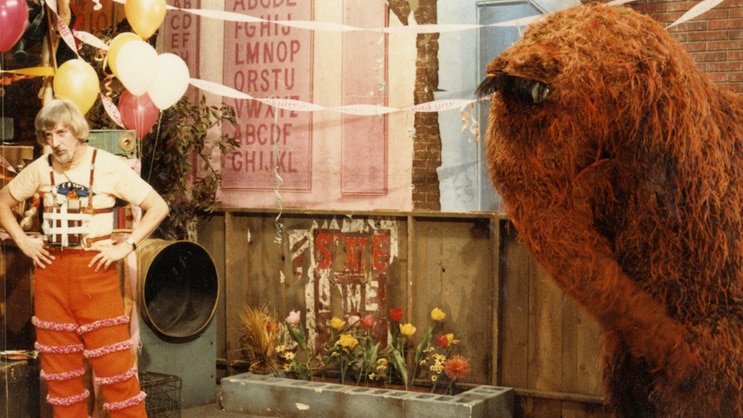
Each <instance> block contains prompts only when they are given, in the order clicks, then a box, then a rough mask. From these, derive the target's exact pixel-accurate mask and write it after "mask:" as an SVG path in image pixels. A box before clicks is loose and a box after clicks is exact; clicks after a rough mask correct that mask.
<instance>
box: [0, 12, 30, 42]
mask: <svg viewBox="0 0 743 418" xmlns="http://www.w3.org/2000/svg"><path fill="white" fill-rule="evenodd" d="M27 23H28V5H27V4H26V0H0V51H2V52H7V51H10V49H11V48H13V46H14V45H15V44H16V43H18V41H19V40H20V39H21V37H22V36H23V32H25V31H26V24H27Z"/></svg>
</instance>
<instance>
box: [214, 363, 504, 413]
mask: <svg viewBox="0 0 743 418" xmlns="http://www.w3.org/2000/svg"><path fill="white" fill-rule="evenodd" d="M221 384H222V400H221V406H222V408H223V409H224V410H225V411H228V412H238V413H245V414H250V415H256V416H271V417H288V418H336V417H338V418H343V417H349V416H353V417H354V418H380V416H381V415H380V413H383V414H384V416H390V417H401V418H439V417H440V418H460V417H461V418H510V417H513V402H514V401H513V397H514V393H513V389H511V388H502V387H495V386H486V385H483V386H478V387H475V388H473V389H470V390H467V391H465V392H462V393H460V394H458V395H455V396H447V395H437V394H429V393H419V392H413V391H402V390H390V389H383V388H371V387H358V386H350V385H340V384H334V383H324V382H308V381H301V380H291V379H284V378H277V377H273V376H266V375H254V374H252V373H244V374H239V375H235V376H230V377H227V378H224V379H222V382H221Z"/></svg>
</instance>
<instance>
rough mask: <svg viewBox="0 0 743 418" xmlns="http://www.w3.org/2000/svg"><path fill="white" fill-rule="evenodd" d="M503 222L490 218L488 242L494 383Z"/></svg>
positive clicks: (497, 340) (500, 296)
mask: <svg viewBox="0 0 743 418" xmlns="http://www.w3.org/2000/svg"><path fill="white" fill-rule="evenodd" d="M502 225H503V222H501V221H500V219H499V218H497V217H495V216H493V217H492V218H490V225H489V228H490V233H491V236H490V242H491V243H492V244H491V246H490V254H491V256H492V260H491V263H490V267H491V268H492V269H493V275H492V277H491V280H492V286H493V299H492V303H493V306H492V308H491V309H492V315H493V316H492V318H491V322H492V327H491V331H490V332H491V333H492V335H493V339H492V345H491V348H490V376H489V379H488V380H489V381H490V382H495V381H496V380H497V377H498V376H499V375H500V374H499V371H500V369H499V365H500V362H499V361H498V359H499V358H500V340H501V336H500V330H501V327H502V325H503V321H502V312H501V300H502V299H501V298H502V292H501V286H502V284H503V283H502V277H501V274H500V255H501V246H500V242H501V228H502Z"/></svg>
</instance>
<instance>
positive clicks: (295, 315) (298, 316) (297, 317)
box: [286, 311, 302, 325]
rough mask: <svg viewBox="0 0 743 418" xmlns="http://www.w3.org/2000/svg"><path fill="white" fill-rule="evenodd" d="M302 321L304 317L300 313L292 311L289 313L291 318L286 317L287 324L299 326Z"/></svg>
mask: <svg viewBox="0 0 743 418" xmlns="http://www.w3.org/2000/svg"><path fill="white" fill-rule="evenodd" d="M300 319H302V316H301V314H300V312H299V311H291V312H289V316H287V317H286V323H287V324H291V325H297V324H299V321H300Z"/></svg>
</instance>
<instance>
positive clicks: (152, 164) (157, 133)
mask: <svg viewBox="0 0 743 418" xmlns="http://www.w3.org/2000/svg"><path fill="white" fill-rule="evenodd" d="M162 120H163V114H162V112H160V115H159V116H158V118H157V130H156V131H155V143H154V144H152V153H151V155H150V169H149V170H148V173H147V183H149V182H150V180H151V179H152V169H153V168H154V167H155V151H157V142H158V140H159V139H160V123H161V122H162ZM150 184H151V183H150Z"/></svg>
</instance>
